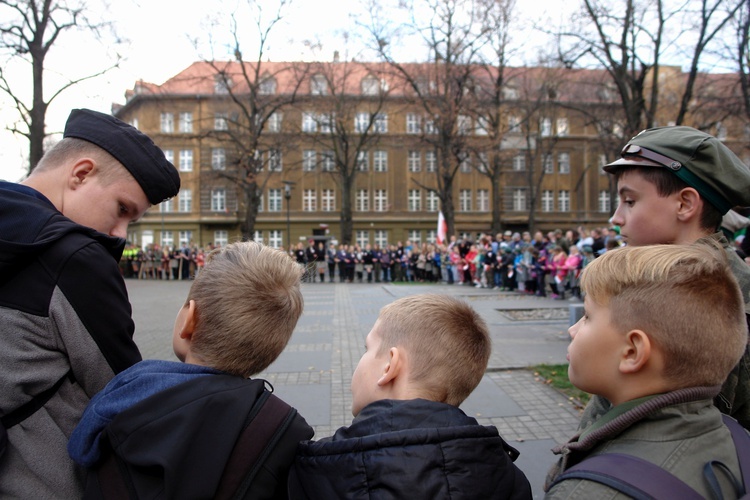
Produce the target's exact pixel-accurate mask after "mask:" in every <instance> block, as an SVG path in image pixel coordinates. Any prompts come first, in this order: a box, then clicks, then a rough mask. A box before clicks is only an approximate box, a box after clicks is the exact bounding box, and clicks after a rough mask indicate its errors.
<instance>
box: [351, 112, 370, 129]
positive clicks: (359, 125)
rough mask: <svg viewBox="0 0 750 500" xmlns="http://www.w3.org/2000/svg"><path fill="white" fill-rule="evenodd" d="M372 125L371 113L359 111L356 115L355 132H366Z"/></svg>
mask: <svg viewBox="0 0 750 500" xmlns="http://www.w3.org/2000/svg"><path fill="white" fill-rule="evenodd" d="M369 126H370V113H357V114H356V115H355V116H354V132H356V133H358V134H364V133H365V132H367V127H369Z"/></svg>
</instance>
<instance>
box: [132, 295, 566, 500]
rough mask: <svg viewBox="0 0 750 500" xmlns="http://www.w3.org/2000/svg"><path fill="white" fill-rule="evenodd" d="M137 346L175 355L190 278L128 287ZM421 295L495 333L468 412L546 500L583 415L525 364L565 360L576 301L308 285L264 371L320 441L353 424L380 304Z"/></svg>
mask: <svg viewBox="0 0 750 500" xmlns="http://www.w3.org/2000/svg"><path fill="white" fill-rule="evenodd" d="M127 285H128V290H129V293H130V298H131V302H132V304H133V318H134V321H135V323H136V335H135V340H136V343H137V344H138V345H139V347H140V349H141V351H142V353H143V357H144V358H146V359H175V358H174V355H173V353H172V347H171V346H172V342H171V338H172V327H173V323H174V317H175V315H176V314H177V311H178V309H179V307H180V306H181V305H182V304H183V303H184V301H185V297H186V296H187V292H188V289H189V286H190V282H189V281H137V280H129V281H127ZM416 293H444V294H450V295H454V296H458V297H461V298H463V299H465V300H467V301H468V302H470V303H471V305H472V306H473V307H474V308H475V309H476V310H477V311H478V312H479V313H480V314H481V315H482V317H483V318H484V319H485V321H487V324H488V325H489V327H490V333H491V337H492V341H493V353H492V356H491V358H490V363H489V366H488V370H487V373H486V374H485V376H484V378H483V379H482V382H481V383H480V385H479V386H478V387H477V389H476V390H475V391H474V393H473V394H472V395H471V396H470V397H469V398H468V399H467V400H466V401H465V402H464V404H463V405H462V409H463V410H464V411H465V412H466V413H467V414H468V415H471V416H473V417H475V418H476V419H477V420H478V421H479V422H480V423H481V424H484V425H494V426H496V427H497V428H498V430H499V432H500V435H501V436H503V438H504V439H505V440H506V441H507V442H508V443H509V444H511V446H514V447H516V448H517V449H519V451H521V457H520V458H519V459H518V462H517V464H518V465H519V467H520V468H521V469H522V470H523V471H524V472H525V473H526V475H527V477H529V480H530V481H531V483H532V487H533V489H534V494H535V498H541V497H542V495H543V494H542V490H541V486H542V482H543V478H544V475H545V473H546V471H547V469H548V468H549V466H550V465H551V464H552V463H553V462H554V460H555V458H554V456H553V455H552V454H551V453H550V451H549V450H550V448H552V447H553V446H554V445H555V444H556V443H562V442H564V441H566V440H567V439H569V438H570V437H571V436H572V435H573V434H574V432H575V429H576V427H577V424H578V415H579V412H578V410H577V409H576V408H575V407H574V406H573V405H572V404H571V402H570V401H568V399H567V398H566V397H565V396H563V395H562V394H560V393H559V392H557V391H555V390H554V389H552V388H550V387H549V386H547V385H545V384H543V383H542V382H541V381H540V380H538V379H537V377H535V376H534V374H533V373H532V372H531V371H530V370H527V369H526V368H527V367H529V366H532V365H535V364H539V363H564V362H565V353H566V349H567V345H568V342H569V338H568V335H567V332H566V330H567V328H568V313H567V311H568V305H569V304H568V303H567V301H557V300H552V299H547V298H540V297H533V296H526V295H520V294H516V293H508V292H498V291H492V290H486V289H476V288H473V287H464V286H459V285H453V286H449V285H442V284H429V285H428V284H419V285H407V284H377V285H376V284H371V285H368V284H356V283H354V284H347V283H343V284H342V283H311V284H303V294H304V297H305V310H304V313H303V315H302V317H301V318H300V321H299V323H298V324H297V328H296V329H295V332H294V335H293V336H292V339H291V341H290V342H289V345H288V346H287V348H286V349H285V351H284V352H283V353H282V355H281V356H280V357H279V358H278V359H277V360H276V362H274V363H273V364H272V365H271V366H270V367H269V368H268V369H267V370H266V371H265V372H263V373H261V374H258V376H257V377H259V378H265V379H266V380H268V381H269V382H270V383H271V384H272V385H273V386H274V388H275V393H276V394H277V395H278V396H279V397H281V398H282V399H284V400H285V401H287V402H289V403H290V404H291V405H293V406H295V407H296V408H297V409H298V410H299V411H300V413H301V414H302V415H303V416H305V418H306V419H307V421H308V422H309V423H310V425H312V426H313V428H314V429H315V436H316V438H320V437H324V436H329V435H331V434H332V433H333V432H334V431H335V430H336V429H337V428H339V427H341V426H344V425H349V423H350V422H351V419H352V415H351V393H350V391H349V387H350V382H351V376H352V373H353V372H354V369H355V367H356V366H357V363H358V361H359V358H360V357H361V355H362V353H363V352H364V339H365V336H366V335H367V333H368V332H369V331H370V329H371V328H372V326H373V324H374V323H375V320H376V319H377V316H378V312H379V310H380V308H381V307H383V306H384V305H386V304H388V303H389V302H391V301H393V300H394V299H396V298H399V297H403V296H406V295H411V294H416Z"/></svg>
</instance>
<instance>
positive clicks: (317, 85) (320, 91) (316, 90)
mask: <svg viewBox="0 0 750 500" xmlns="http://www.w3.org/2000/svg"><path fill="white" fill-rule="evenodd" d="M310 93H311V94H312V95H328V82H327V81H326V77H325V76H323V75H320V74H318V75H313V76H312V78H310Z"/></svg>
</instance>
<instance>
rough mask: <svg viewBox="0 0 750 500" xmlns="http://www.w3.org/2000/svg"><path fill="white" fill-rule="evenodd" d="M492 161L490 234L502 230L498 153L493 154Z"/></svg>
mask: <svg viewBox="0 0 750 500" xmlns="http://www.w3.org/2000/svg"><path fill="white" fill-rule="evenodd" d="M492 163H493V166H492V172H491V174H492V177H491V181H492V234H493V235H495V234H497V233H500V232H501V231H502V230H503V221H502V215H501V214H502V201H503V200H502V196H501V191H502V187H501V185H500V176H501V174H502V172H501V171H500V167H501V165H500V155H499V154H498V153H495V154H494V158H493V159H492Z"/></svg>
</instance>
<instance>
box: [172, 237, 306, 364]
mask: <svg viewBox="0 0 750 500" xmlns="http://www.w3.org/2000/svg"><path fill="white" fill-rule="evenodd" d="M301 276H302V268H301V267H300V265H299V264H297V263H296V262H294V261H293V260H292V258H291V257H290V256H289V255H287V254H286V253H284V252H281V251H279V250H275V249H273V248H270V247H267V246H264V245H262V244H260V243H256V242H253V241H245V242H237V243H232V244H229V245H227V246H225V247H223V248H218V249H216V250H214V251H212V252H211V253H210V254H208V256H207V257H206V264H205V267H204V268H203V270H202V271H201V272H200V273H198V275H197V276H196V278H195V281H194V282H193V285H192V286H191V288H190V293H189V294H188V299H187V300H188V301H190V300H194V301H195V307H196V315H197V319H196V325H195V331H194V335H193V344H192V348H191V349H192V352H193V354H195V355H196V357H198V358H199V359H200V360H201V361H203V362H204V363H205V364H206V365H208V366H211V367H213V368H217V369H219V370H223V371H226V372H229V373H232V374H235V375H240V376H243V377H249V376H251V375H254V374H256V373H258V372H260V371H263V370H265V369H266V368H267V367H268V365H270V364H271V363H273V362H274V360H276V358H277V357H278V356H279V354H281V351H283V350H284V347H286V345H287V343H288V342H289V338H290V337H291V336H292V332H293V331H294V327H295V326H296V325H297V320H298V319H299V317H300V315H301V314H302V308H303V299H302V292H301V291H300V277H301Z"/></svg>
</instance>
